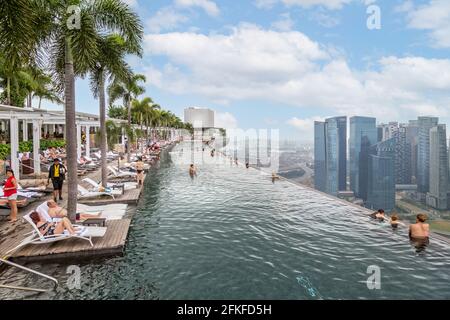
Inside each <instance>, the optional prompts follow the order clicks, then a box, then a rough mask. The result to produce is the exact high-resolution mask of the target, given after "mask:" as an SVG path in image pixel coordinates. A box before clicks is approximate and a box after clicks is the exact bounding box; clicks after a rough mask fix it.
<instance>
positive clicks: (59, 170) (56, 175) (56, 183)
mask: <svg viewBox="0 0 450 320" xmlns="http://www.w3.org/2000/svg"><path fill="white" fill-rule="evenodd" d="M66 172H67V169H66V167H65V166H64V165H63V164H61V163H60V162H59V159H58V158H55V159H54V160H53V164H52V165H51V166H50V170H49V171H48V179H47V183H48V182H49V180H50V179H52V183H53V199H54V200H55V202H56V201H57V200H56V199H57V196H58V195H59V200H62V199H63V198H62V187H63V183H64V179H65V175H66Z"/></svg>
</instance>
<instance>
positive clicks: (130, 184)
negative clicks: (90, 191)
mask: <svg viewBox="0 0 450 320" xmlns="http://www.w3.org/2000/svg"><path fill="white" fill-rule="evenodd" d="M83 181H84V182H86V183H88V184H90V185H91V186H92V187H94V189H97V190H99V189H100V188H101V185H100V184H99V183H97V182H95V181H94V180H92V179H91V178H84V179H83ZM121 185H123V186H124V190H133V189H136V188H137V182H124V183H108V188H114V187H116V186H121ZM112 193H114V194H115V192H114V189H113V190H112ZM117 194H122V192H120V193H117Z"/></svg>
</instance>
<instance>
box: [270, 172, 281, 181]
mask: <svg viewBox="0 0 450 320" xmlns="http://www.w3.org/2000/svg"><path fill="white" fill-rule="evenodd" d="M276 180H280V177H279V176H277V174H276V173H275V172H272V183H275V181H276Z"/></svg>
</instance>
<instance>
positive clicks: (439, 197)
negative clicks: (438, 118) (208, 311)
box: [427, 124, 449, 210]
mask: <svg viewBox="0 0 450 320" xmlns="http://www.w3.org/2000/svg"><path fill="white" fill-rule="evenodd" d="M448 166H449V165H448V150H447V131H446V128H445V125H444V124H440V125H438V126H436V127H433V128H432V129H431V130H430V192H428V194H427V204H428V205H429V206H431V207H433V208H435V209H438V210H446V209H447V208H448V201H447V196H448V186H449V185H448V174H449V168H448Z"/></svg>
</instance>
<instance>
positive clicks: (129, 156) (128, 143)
mask: <svg viewBox="0 0 450 320" xmlns="http://www.w3.org/2000/svg"><path fill="white" fill-rule="evenodd" d="M127 108H128V127H129V128H130V130H133V129H132V128H131V99H128V100H127ZM127 140H128V141H127V145H128V148H127V162H128V163H130V160H131V155H130V149H131V141H130V137H127Z"/></svg>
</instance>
